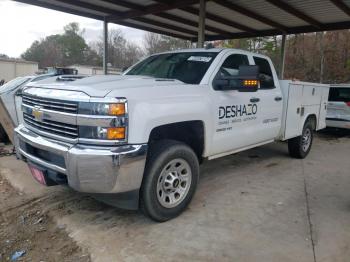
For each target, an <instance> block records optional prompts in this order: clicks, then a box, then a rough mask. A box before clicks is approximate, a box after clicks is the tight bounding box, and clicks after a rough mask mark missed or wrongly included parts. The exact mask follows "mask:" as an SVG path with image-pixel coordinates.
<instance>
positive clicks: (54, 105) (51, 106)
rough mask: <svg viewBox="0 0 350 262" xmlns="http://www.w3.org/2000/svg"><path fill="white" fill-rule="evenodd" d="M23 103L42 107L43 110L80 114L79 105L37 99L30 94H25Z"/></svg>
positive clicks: (69, 102) (41, 98) (70, 102)
mask: <svg viewBox="0 0 350 262" xmlns="http://www.w3.org/2000/svg"><path fill="white" fill-rule="evenodd" d="M22 99H23V100H22V103H23V104H25V105H28V106H33V107H34V106H41V107H42V108H43V109H47V110H52V111H58V112H65V113H71V114H77V113H78V103H76V102H72V101H61V100H56V99H49V98H43V97H40V98H39V97H36V96H32V95H28V94H23V97H22Z"/></svg>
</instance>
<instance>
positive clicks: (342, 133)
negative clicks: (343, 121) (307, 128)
mask: <svg viewBox="0 0 350 262" xmlns="http://www.w3.org/2000/svg"><path fill="white" fill-rule="evenodd" d="M317 136H318V137H319V138H321V139H323V140H338V139H340V138H350V129H339V128H329V127H328V128H326V129H323V130H321V131H319V132H317Z"/></svg>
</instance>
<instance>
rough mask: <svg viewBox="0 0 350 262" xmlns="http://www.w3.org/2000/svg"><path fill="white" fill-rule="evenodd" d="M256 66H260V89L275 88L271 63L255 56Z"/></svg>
mask: <svg viewBox="0 0 350 262" xmlns="http://www.w3.org/2000/svg"><path fill="white" fill-rule="evenodd" d="M254 62H255V65H257V66H259V80H260V89H272V88H275V83H274V80H273V74H272V70H271V66H270V63H269V61H267V60H266V59H265V58H261V57H256V56H254Z"/></svg>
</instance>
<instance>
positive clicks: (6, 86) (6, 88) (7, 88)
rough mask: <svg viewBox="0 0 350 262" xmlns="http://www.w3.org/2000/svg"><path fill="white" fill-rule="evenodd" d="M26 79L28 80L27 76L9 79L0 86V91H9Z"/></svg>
mask: <svg viewBox="0 0 350 262" xmlns="http://www.w3.org/2000/svg"><path fill="white" fill-rule="evenodd" d="M28 80H30V78H28V77H17V78H15V79H13V80H11V81H10V82H7V83H6V84H4V85H3V86H1V87H0V93H4V92H7V91H11V90H13V89H14V88H16V87H18V86H21V85H22V84H24V83H26V82H27V81H28Z"/></svg>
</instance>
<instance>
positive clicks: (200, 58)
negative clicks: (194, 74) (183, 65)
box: [187, 56, 212, 63]
mask: <svg viewBox="0 0 350 262" xmlns="http://www.w3.org/2000/svg"><path fill="white" fill-rule="evenodd" d="M211 59H212V57H210V56H190V57H189V58H188V59H187V60H188V61H196V62H204V63H208V62H210V60H211Z"/></svg>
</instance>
